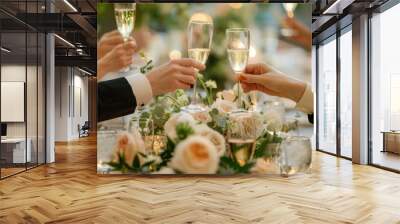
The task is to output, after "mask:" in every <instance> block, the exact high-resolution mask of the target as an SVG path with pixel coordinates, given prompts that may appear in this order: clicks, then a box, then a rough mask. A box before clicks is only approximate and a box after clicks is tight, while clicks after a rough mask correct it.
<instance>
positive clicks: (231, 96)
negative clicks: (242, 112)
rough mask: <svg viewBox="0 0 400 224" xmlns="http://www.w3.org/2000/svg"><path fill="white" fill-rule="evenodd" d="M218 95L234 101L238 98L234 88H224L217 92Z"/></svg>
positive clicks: (222, 98)
mask: <svg viewBox="0 0 400 224" xmlns="http://www.w3.org/2000/svg"><path fill="white" fill-rule="evenodd" d="M217 97H218V98H219V99H221V100H227V101H230V102H234V101H235V99H236V95H235V93H234V92H233V90H223V91H221V92H218V93H217Z"/></svg>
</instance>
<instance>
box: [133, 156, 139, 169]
mask: <svg viewBox="0 0 400 224" xmlns="http://www.w3.org/2000/svg"><path fill="white" fill-rule="evenodd" d="M132 167H133V168H134V169H140V160H139V156H138V155H136V156H135V159H133V163H132Z"/></svg>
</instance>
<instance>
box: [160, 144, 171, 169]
mask: <svg viewBox="0 0 400 224" xmlns="http://www.w3.org/2000/svg"><path fill="white" fill-rule="evenodd" d="M174 151H175V143H174V142H173V141H172V140H171V139H170V138H168V140H167V145H166V148H165V150H163V151H162V152H161V154H160V157H161V161H162V162H161V163H160V164H159V166H158V169H160V168H161V167H163V166H166V165H167V164H168V163H169V161H170V160H171V158H172V156H173V153H174Z"/></svg>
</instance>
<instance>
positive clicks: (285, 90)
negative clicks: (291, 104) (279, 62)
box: [239, 64, 307, 102]
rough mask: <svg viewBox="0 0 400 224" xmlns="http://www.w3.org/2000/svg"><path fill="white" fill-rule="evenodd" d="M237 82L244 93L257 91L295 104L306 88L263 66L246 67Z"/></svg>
mask: <svg viewBox="0 0 400 224" xmlns="http://www.w3.org/2000/svg"><path fill="white" fill-rule="evenodd" d="M239 80H240V83H241V85H242V88H243V91H244V92H249V91H253V90H257V91H261V92H264V93H266V94H268V95H272V96H280V97H285V98H289V99H291V100H293V101H295V102H298V101H299V100H300V99H301V97H302V96H303V93H304V91H305V89H306V86H307V84H306V83H304V82H301V81H298V80H295V79H292V78H289V77H287V76H286V75H284V74H282V73H281V72H279V71H277V70H275V69H274V68H272V67H269V66H267V65H265V64H249V65H247V66H246V69H245V71H244V73H243V74H241V75H240V76H239Z"/></svg>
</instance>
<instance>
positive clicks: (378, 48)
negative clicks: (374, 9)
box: [370, 4, 400, 171]
mask: <svg viewBox="0 0 400 224" xmlns="http://www.w3.org/2000/svg"><path fill="white" fill-rule="evenodd" d="M399 21H400V4H397V5H395V6H394V7H392V8H390V9H388V10H386V11H384V12H382V13H378V14H375V15H373V17H372V18H371V29H372V32H371V35H372V37H371V41H372V43H371V79H370V80H371V83H370V86H371V98H370V104H371V105H370V109H371V111H370V120H371V122H372V124H371V130H370V136H371V141H372V145H371V146H372V148H371V151H370V160H371V162H372V164H374V165H378V166H383V167H386V168H390V169H394V170H398V171H400V99H399V96H400V63H399V52H400V44H399V40H400V31H399V29H398V23H399Z"/></svg>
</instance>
